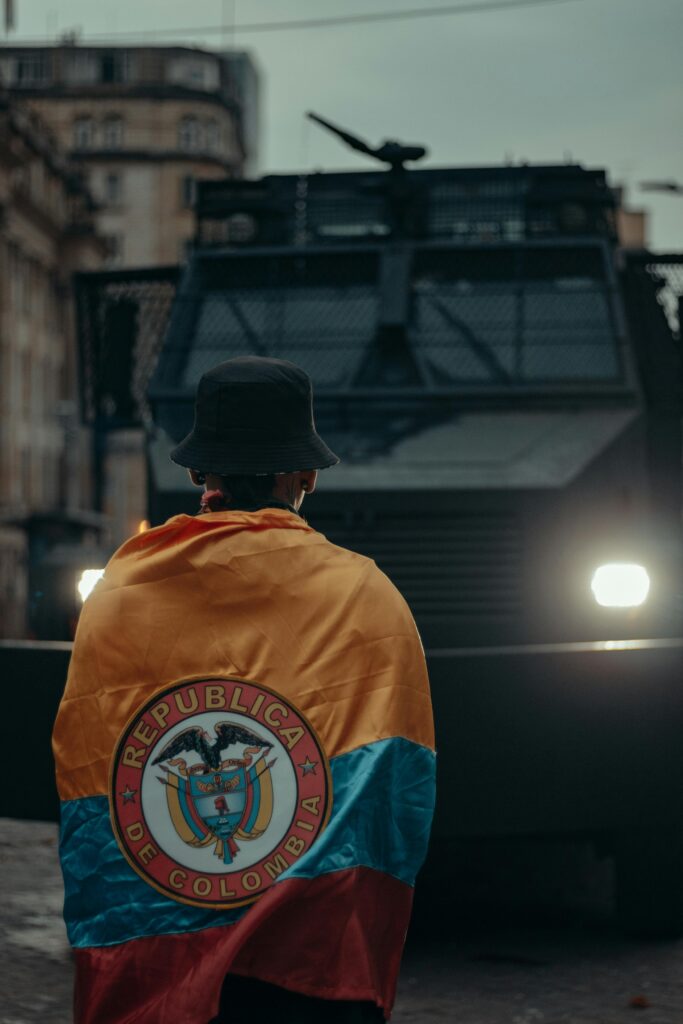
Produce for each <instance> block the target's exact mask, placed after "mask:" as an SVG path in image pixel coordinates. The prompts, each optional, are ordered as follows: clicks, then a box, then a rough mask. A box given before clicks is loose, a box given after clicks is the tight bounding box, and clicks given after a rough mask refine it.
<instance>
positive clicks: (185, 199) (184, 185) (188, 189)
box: [180, 174, 197, 210]
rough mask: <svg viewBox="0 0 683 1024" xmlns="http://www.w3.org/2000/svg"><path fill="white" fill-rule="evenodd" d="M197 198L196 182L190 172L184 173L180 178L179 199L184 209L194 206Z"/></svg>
mask: <svg viewBox="0 0 683 1024" xmlns="http://www.w3.org/2000/svg"><path fill="white" fill-rule="evenodd" d="M196 199H197V182H196V180H195V178H194V177H193V175H192V174H186V175H184V176H183V177H182V178H181V179H180V201H181V204H182V206H183V208H184V209H186V210H187V209H190V208H191V207H193V206H194V204H195V202H196Z"/></svg>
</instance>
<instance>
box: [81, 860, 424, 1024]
mask: <svg viewBox="0 0 683 1024" xmlns="http://www.w3.org/2000/svg"><path fill="white" fill-rule="evenodd" d="M412 899H413V890H412V888H411V887H410V886H408V885H405V884H404V883H403V882H399V881H398V880H397V879H395V878H392V877H391V876H390V875H385V874H382V873H381V872H377V871H373V870H372V869H370V868H353V869H349V870H345V871H336V872H331V873H330V874H326V875H321V876H319V877H318V878H312V879H308V878H291V879H288V880H286V881H284V882H280V883H278V884H276V885H274V886H273V887H272V888H271V889H269V890H268V891H267V892H266V893H265V895H264V896H263V897H262V898H261V899H260V900H259V902H258V903H256V904H255V905H254V906H253V907H252V908H251V909H250V910H248V911H247V913H246V914H245V916H244V917H243V918H241V920H240V921H238V922H237V923H236V924H234V925H224V926H221V927H217V928H207V929H206V930H204V931H201V932H190V933H184V934H181V935H158V936H148V937H144V938H140V939H133V940H131V941H130V942H124V943H122V944H121V945H117V946H102V947H97V948H91V949H76V950H75V957H76V999H75V1022H76V1024H123V1022H126V1021H132V1020H134V1021H135V1024H159V1021H162V1020H182V1021H183V1024H206V1021H207V1020H209V1018H210V1017H212V1016H213V1015H214V1014H215V1013H217V1011H218V998H219V994H220V989H221V984H222V982H223V977H224V975H225V974H226V972H227V971H228V970H230V971H232V972H233V973H235V974H242V975H246V976H248V977H253V978H258V979H260V980H261V981H267V982H271V983H272V984H275V985H281V986H282V987H284V988H289V989H291V990H292V991H295V992H301V993H303V994H304V995H309V996H315V997H318V998H323V999H354V1000H359V1001H369V1002H375V1003H377V1005H379V1006H381V1007H382V1008H383V1010H384V1014H385V1016H386V1017H387V1018H388V1017H389V1014H390V1012H391V1007H392V1005H393V1002H394V996H395V992H396V983H397V980H398V972H399V967H400V961H401V954H402V951H403V942H404V938H405V933H406V929H407V927H408V921H409V919H410V910H411V906H412Z"/></svg>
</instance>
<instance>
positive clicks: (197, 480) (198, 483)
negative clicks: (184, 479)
mask: <svg viewBox="0 0 683 1024" xmlns="http://www.w3.org/2000/svg"><path fill="white" fill-rule="evenodd" d="M188 473H189V474H190V480H191V481H192V483H193V484H194V485H195V487H203V486H204V484H205V483H206V477H205V476H204V474H203V473H198V472H197V470H196V469H188Z"/></svg>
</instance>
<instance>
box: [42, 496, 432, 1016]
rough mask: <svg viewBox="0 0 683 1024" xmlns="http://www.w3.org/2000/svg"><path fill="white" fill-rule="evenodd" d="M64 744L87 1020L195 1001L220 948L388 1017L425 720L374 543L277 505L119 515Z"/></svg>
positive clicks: (412, 857)
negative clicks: (149, 517) (352, 540)
mask: <svg viewBox="0 0 683 1024" xmlns="http://www.w3.org/2000/svg"><path fill="white" fill-rule="evenodd" d="M53 743H54V751H55V759H56V764H57V781H58V788H59V793H60V798H61V801H62V818H61V840H60V852H61V859H62V868H63V873H64V880H65V918H66V923H67V929H68V934H69V938H70V941H71V944H72V946H73V947H74V950H75V958H76V994H75V1002H76V1021H77V1024H123V1022H125V1024H160V1022H165V1021H169V1020H177V1021H183V1022H184V1024H206V1022H207V1021H208V1020H209V1019H210V1018H211V1017H212V1016H213V1015H214V1014H215V1013H216V1012H217V1009H218V999H219V993H220V989H221V984H222V981H223V977H224V975H225V974H226V972H228V971H230V972H232V973H235V974H240V975H245V976H249V977H253V978H257V979H260V980H262V981H265V982H270V983H272V984H275V985H280V986H283V987H284V988H288V989H291V990H293V991H296V992H300V993H303V994H305V995H310V996H315V997H318V998H326V999H350V1000H363V1001H365V1000H368V1001H371V1002H375V1003H376V1004H377V1005H378V1006H380V1007H382V1009H383V1011H384V1013H385V1016H386V1017H387V1018H388V1017H389V1015H390V1012H391V1007H392V1004H393V1000H394V993H395V988H396V981H397V976H398V971H399V965H400V958H401V953H402V948H403V942H404V938H405V933H406V928H407V925H408V921H409V917H410V910H411V903H412V893H413V888H412V887H413V883H414V880H415V875H416V872H417V871H418V869H419V867H420V865H421V863H422V861H423V859H424V856H425V852H426V847H427V840H428V835H429V828H430V823H431V817H432V812H433V804H434V738H433V727H432V715H431V705H430V699H429V689H428V682H427V675H426V669H425V662H424V655H423V651H422V646H421V643H420V639H419V636H418V634H417V631H416V629H415V625H414V623H413V620H412V617H411V614H410V612H409V610H408V608H407V606H406V604H405V602H404V601H403V599H402V598H401V596H400V595H399V594H398V592H397V591H396V589H395V588H394V587H393V585H392V584H391V583H390V581H389V580H388V579H387V577H386V576H384V575H383V574H382V573H381V572H380V571H379V570H378V569H377V567H376V566H375V564H374V562H372V561H370V560H369V559H367V558H364V557H362V556H360V555H358V554H355V553H353V552H350V551H347V550H345V549H343V548H339V547H337V546H335V545H334V544H331V543H330V542H329V541H327V540H326V538H325V537H324V536H323V535H322V534H320V533H318V532H316V531H315V530H313V529H312V528H311V527H310V526H308V525H307V524H306V522H305V521H304V520H302V519H301V518H300V517H298V516H297V515H295V514H293V513H291V512H288V511H286V510H284V509H262V510H260V511H257V512H240V511H234V512H213V513H209V514H206V515H202V516H199V517H196V518H194V517H192V516H186V515H180V516H176V517H174V518H173V519H170V520H169V521H168V522H167V523H166V524H165V525H163V526H160V527H158V528H155V529H152V530H149V531H147V532H146V533H143V534H141V535H139V536H136V537H134V538H132V539H131V540H129V541H128V542H127V543H126V544H124V545H123V547H122V548H121V549H120V550H119V551H118V552H117V553H116V554H115V555H114V557H113V558H112V560H111V561H110V563H109V565H108V566H107V568H106V571H105V574H104V578H103V579H102V580H101V581H100V582H99V583H98V585H97V586H96V588H95V590H94V591H93V593H92V594H91V596H90V597H89V598H88V600H87V601H86V603H85V605H84V608H83V612H82V615H81V620H80V623H79V627H78V632H77V635H76V641H75V644H74V652H73V657H72V661H71V666H70V670H69V677H68V681H67V686H66V691H65V694H64V698H63V700H62V704H61V706H60V710H59V714H58V718H57V722H56V725H55V731H54V739H53Z"/></svg>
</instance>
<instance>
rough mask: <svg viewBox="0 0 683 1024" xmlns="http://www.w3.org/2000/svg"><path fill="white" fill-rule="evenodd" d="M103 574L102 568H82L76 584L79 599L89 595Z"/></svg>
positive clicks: (83, 599) (82, 599)
mask: <svg viewBox="0 0 683 1024" xmlns="http://www.w3.org/2000/svg"><path fill="white" fill-rule="evenodd" d="M103 576H104V569H84V570H83V572H82V573H81V578H80V580H79V581H78V583H77V584H76V586H77V588H78V593H79V594H80V595H81V601H85V600H87V598H88V597H90V594H91V592H92V589H93V587H94V586H95V584H96V583H97V582H98V580H101V579H102V577H103Z"/></svg>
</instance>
